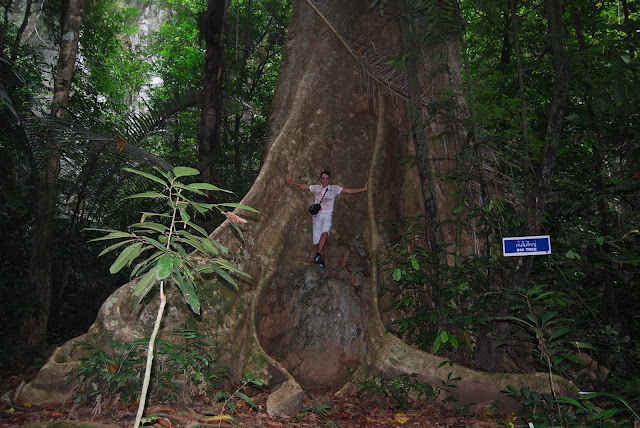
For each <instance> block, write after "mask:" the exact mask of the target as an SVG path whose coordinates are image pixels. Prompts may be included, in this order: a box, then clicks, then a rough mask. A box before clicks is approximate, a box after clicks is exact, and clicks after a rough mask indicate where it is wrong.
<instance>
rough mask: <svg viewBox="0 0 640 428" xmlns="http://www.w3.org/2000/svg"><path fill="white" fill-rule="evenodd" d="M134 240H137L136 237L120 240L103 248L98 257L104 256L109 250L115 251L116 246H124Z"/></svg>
mask: <svg viewBox="0 0 640 428" xmlns="http://www.w3.org/2000/svg"><path fill="white" fill-rule="evenodd" d="M133 241H135V239H127V240H126V241H121V242H118V243H117V244H113V245H111V246H109V247H107V248H105V249H104V250H102V251H101V252H100V254H98V257H100V256H103V255H105V254H107V253H108V252H110V251H113V250H115V249H116V248H119V247H122V246H123V245H125V244H128V243H129V242H133Z"/></svg>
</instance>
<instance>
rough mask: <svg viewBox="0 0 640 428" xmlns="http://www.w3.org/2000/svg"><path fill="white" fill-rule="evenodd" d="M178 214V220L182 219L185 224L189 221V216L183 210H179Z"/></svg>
mask: <svg viewBox="0 0 640 428" xmlns="http://www.w3.org/2000/svg"><path fill="white" fill-rule="evenodd" d="M178 212H179V213H180V219H182V221H184V222H187V221H189V220H191V216H190V215H189V213H188V212H186V211H185V210H183V209H180V210H178Z"/></svg>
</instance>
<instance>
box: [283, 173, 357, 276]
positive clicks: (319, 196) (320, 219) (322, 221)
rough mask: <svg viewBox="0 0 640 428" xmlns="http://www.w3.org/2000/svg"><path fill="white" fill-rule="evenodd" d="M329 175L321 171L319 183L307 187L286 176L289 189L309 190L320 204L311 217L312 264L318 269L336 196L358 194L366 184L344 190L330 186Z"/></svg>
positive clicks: (322, 259)
mask: <svg viewBox="0 0 640 428" xmlns="http://www.w3.org/2000/svg"><path fill="white" fill-rule="evenodd" d="M330 178H331V173H329V171H322V172H321V173H320V183H321V184H314V185H311V186H308V185H306V184H300V183H294V182H293V181H291V175H287V178H286V183H287V185H288V186H290V187H294V188H296V189H300V190H310V191H311V192H313V194H314V195H315V203H317V204H320V211H318V213H317V214H316V215H314V216H313V245H317V250H316V251H317V252H316V255H315V257H314V258H313V262H314V263H317V264H318V266H320V267H325V266H326V265H325V262H324V246H325V245H326V243H327V238H328V237H329V230H330V229H331V218H332V217H333V204H334V203H335V200H336V196H338V195H339V194H340V193H347V194H353V193H360V192H366V191H367V184H365V185H364V187H361V188H360V189H346V188H343V187H340V186H335V185H330V184H329V179H330Z"/></svg>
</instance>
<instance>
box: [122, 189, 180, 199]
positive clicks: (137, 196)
mask: <svg viewBox="0 0 640 428" xmlns="http://www.w3.org/2000/svg"><path fill="white" fill-rule="evenodd" d="M141 198H150V199H156V198H164V199H169V197H168V196H167V195H164V194H162V193H159V192H154V191H151V190H149V191H148V192H142V193H136V194H135V195H131V196H127V197H126V198H125V199H141Z"/></svg>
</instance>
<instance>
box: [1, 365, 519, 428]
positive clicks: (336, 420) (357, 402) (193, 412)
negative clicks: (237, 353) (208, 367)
mask: <svg viewBox="0 0 640 428" xmlns="http://www.w3.org/2000/svg"><path fill="white" fill-rule="evenodd" d="M33 376H35V373H23V374H20V373H12V374H6V375H4V376H2V379H1V380H2V390H1V393H2V395H3V399H2V401H1V402H0V427H7V428H13V427H21V426H24V425H27V424H29V423H34V422H38V423H41V424H42V425H41V426H49V427H52V426H56V427H59V426H69V427H71V426H78V427H80V426H82V427H88V426H94V427H99V426H100V424H102V425H111V426H117V427H131V426H133V424H134V421H135V416H136V412H137V407H138V406H137V402H136V403H129V404H123V403H121V402H117V401H115V400H111V403H109V402H107V403H103V405H101V406H96V404H95V402H92V403H86V404H74V403H73V402H67V403H50V404H47V405H42V406H34V405H31V404H29V403H14V402H11V401H10V400H9V399H10V397H11V392H12V391H13V390H15V388H16V387H18V386H19V385H20V383H21V382H23V381H29V380H30V379H31V378H32V377H33ZM232 392H233V391H231V389H230V391H228V393H232ZM245 392H246V394H247V396H249V398H250V399H251V400H252V401H253V402H254V403H255V405H256V408H253V407H252V406H250V405H248V404H247V403H246V402H244V401H242V400H237V401H235V403H236V412H235V413H233V414H232V413H231V412H230V411H229V410H228V409H227V410H226V411H225V412H223V411H222V404H223V403H216V402H213V401H212V400H211V399H210V398H209V397H204V396H203V397H199V398H195V399H192V400H191V403H190V404H187V403H179V402H178V403H153V402H151V403H149V404H148V405H147V409H146V412H145V416H149V415H152V416H151V417H150V418H149V421H148V422H147V423H146V426H154V427H165V428H166V427H181V428H182V427H185V428H193V427H203V428H204V427H231V426H238V427H249V428H271V427H287V428H289V427H292V428H296V427H342V428H355V427H443V428H447V427H473V428H475V427H503V426H505V423H508V422H515V419H514V417H513V416H512V415H504V414H495V413H494V414H492V412H491V411H490V410H489V409H487V411H486V412H483V414H477V413H476V414H472V413H470V412H468V411H466V410H465V409H464V408H455V405H454V406H453V408H447V407H445V406H443V405H442V404H440V403H435V402H434V401H433V400H428V401H425V402H412V403H410V404H409V406H407V408H405V409H398V408H397V407H394V405H393V403H392V402H391V401H389V399H387V398H386V397H385V396H384V395H381V394H371V393H366V392H363V391H358V392H356V393H354V394H353V395H351V396H347V397H337V396H335V394H333V393H332V392H327V391H324V392H308V393H307V397H306V398H307V399H308V403H309V404H308V406H309V407H310V408H309V409H308V410H306V411H304V412H301V413H300V414H299V415H297V416H295V417H283V416H269V415H268V414H267V411H266V402H267V397H268V396H269V393H270V392H269V391H266V390H258V389H248V390H246V391H245ZM230 417H233V419H234V420H233V421H231V420H229V419H230ZM62 421H76V422H77V423H75V424H73V423H71V422H70V423H67V424H62V423H61V422H62ZM81 422H83V423H81ZM90 422H92V423H90Z"/></svg>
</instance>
